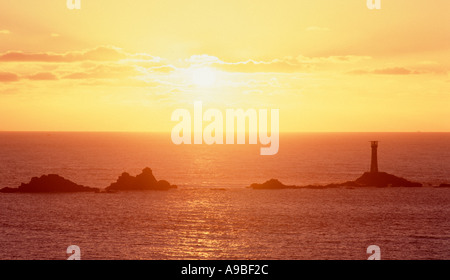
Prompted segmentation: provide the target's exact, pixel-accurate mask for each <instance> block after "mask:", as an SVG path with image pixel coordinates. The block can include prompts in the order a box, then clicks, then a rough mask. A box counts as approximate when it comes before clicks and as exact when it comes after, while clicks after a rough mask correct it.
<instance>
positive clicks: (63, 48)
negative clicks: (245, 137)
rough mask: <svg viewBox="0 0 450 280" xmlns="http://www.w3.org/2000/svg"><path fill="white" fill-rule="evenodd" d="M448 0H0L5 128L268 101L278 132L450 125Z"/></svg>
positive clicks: (158, 120)
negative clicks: (72, 1) (78, 2)
mask: <svg viewBox="0 0 450 280" xmlns="http://www.w3.org/2000/svg"><path fill="white" fill-rule="evenodd" d="M449 11H450V1H448V0H434V1H421V0H410V1H407V0H382V9H381V10H369V9H368V8H367V7H366V0H345V1H335V0H315V1H309V0H308V1H306V0H286V1H273V0H270V1H269V0H260V1H254V0H227V1H213V0H189V1H185V0H165V1H153V0H133V1H123V0H117V1H107V0H82V8H81V10H69V9H67V7H66V1H65V0H42V1H28V0H27V1H25V0H15V1H1V2H0V119H1V122H0V130H2V131H60V130H62V131H170V130H171V129H172V127H173V126H174V125H175V124H174V123H173V122H171V120H170V116H171V113H172V112H173V111H174V110H175V109H177V108H187V109H190V110H192V106H193V105H192V104H193V102H194V101H196V100H201V101H203V106H204V108H218V109H222V110H224V109H226V108H243V109H246V108H255V109H259V108H277V109H280V129H281V131H282V132H283V131H285V132H286V131H299V132H306V131H321V132H322V131H323V132H328V131H450V122H449V119H450V110H449V108H450V106H449V105H450V75H449V65H450V21H449V17H448V13H449Z"/></svg>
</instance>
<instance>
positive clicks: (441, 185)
mask: <svg viewBox="0 0 450 280" xmlns="http://www.w3.org/2000/svg"><path fill="white" fill-rule="evenodd" d="M438 188H450V184H444V183H443V184H440V185H439V186H438Z"/></svg>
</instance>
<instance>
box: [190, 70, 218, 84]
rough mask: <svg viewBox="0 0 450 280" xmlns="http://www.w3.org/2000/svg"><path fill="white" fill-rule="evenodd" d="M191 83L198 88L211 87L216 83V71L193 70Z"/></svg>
mask: <svg viewBox="0 0 450 280" xmlns="http://www.w3.org/2000/svg"><path fill="white" fill-rule="evenodd" d="M191 75H192V82H193V83H194V84H195V85H197V86H200V87H211V86H213V85H214V84H215V83H216V80H217V74H216V70H214V69H212V68H209V67H202V68H195V69H193V70H192V73H191Z"/></svg>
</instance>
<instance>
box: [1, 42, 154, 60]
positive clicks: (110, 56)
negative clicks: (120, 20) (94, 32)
mask: <svg viewBox="0 0 450 280" xmlns="http://www.w3.org/2000/svg"><path fill="white" fill-rule="evenodd" d="M123 59H141V60H152V59H154V57H153V56H150V55H144V54H129V53H126V52H124V51H122V50H121V49H120V48H116V47H111V46H101V47H97V48H94V49H90V50H85V51H82V52H67V53H63V54H58V53H49V52H39V53H25V52H21V51H9V52H6V53H2V54H0V61H3V62H80V61H119V60H123Z"/></svg>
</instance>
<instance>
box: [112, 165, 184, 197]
mask: <svg viewBox="0 0 450 280" xmlns="http://www.w3.org/2000/svg"><path fill="white" fill-rule="evenodd" d="M174 188H177V186H175V185H171V184H170V183H169V182H167V181H166V180H159V181H158V180H156V178H155V176H153V172H152V170H151V169H150V168H148V167H147V168H145V169H144V170H142V173H141V174H139V175H137V176H131V175H130V174H128V173H126V172H124V173H122V175H120V176H119V178H118V179H117V181H116V182H114V183H112V184H111V185H110V186H109V187H107V188H106V191H107V192H116V191H147V190H169V189H174Z"/></svg>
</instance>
